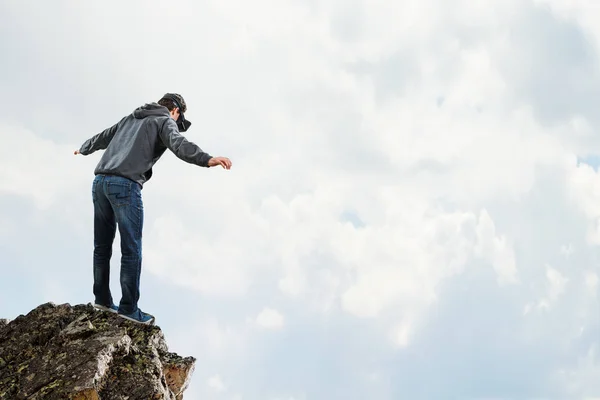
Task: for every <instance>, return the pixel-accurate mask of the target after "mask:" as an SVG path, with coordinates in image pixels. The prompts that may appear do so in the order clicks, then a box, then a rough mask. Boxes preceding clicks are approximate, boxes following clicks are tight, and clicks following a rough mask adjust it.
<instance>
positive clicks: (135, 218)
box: [75, 93, 231, 324]
mask: <svg viewBox="0 0 600 400" xmlns="http://www.w3.org/2000/svg"><path fill="white" fill-rule="evenodd" d="M186 111H187V106H186V103H185V101H184V99H183V97H181V96H180V95H179V94H177V93H167V94H165V95H164V96H163V97H162V98H161V99H160V100H159V101H158V103H154V102H152V103H147V104H145V105H143V106H141V107H138V108H137V109H135V110H134V111H133V112H132V113H131V114H129V115H127V116H125V117H123V118H122V119H121V120H120V121H119V122H118V123H116V124H115V125H113V126H112V127H110V128H108V129H106V130H104V131H102V132H100V133H99V134H97V135H95V136H93V137H92V138H90V139H88V140H87V141H86V142H85V143H83V145H82V146H81V148H79V150H75V155H77V154H81V155H84V156H85V155H89V154H92V153H93V152H95V151H97V150H103V149H106V151H105V152H104V154H103V155H102V158H101V159H100V161H99V163H98V165H97V166H96V169H95V170H94V175H95V178H94V181H93V184H92V200H93V203H94V286H93V290H94V296H95V300H94V305H95V307H96V308H99V309H101V310H106V311H111V312H114V313H117V314H118V315H120V316H122V317H123V318H126V319H128V320H131V321H135V322H140V323H143V324H153V323H154V317H153V316H152V315H150V314H147V313H144V312H142V311H141V310H140V308H139V307H138V300H139V297H140V273H141V265H142V227H143V221H144V209H143V202H142V195H141V190H142V187H143V185H144V183H145V182H147V181H148V180H149V179H150V177H151V176H152V167H153V166H154V164H155V163H156V162H157V161H158V160H159V158H160V157H161V156H162V155H163V153H164V152H165V151H166V149H169V150H171V151H172V152H173V153H175V155H176V156H177V157H179V158H180V159H181V160H183V161H185V162H188V163H190V164H195V165H198V166H201V167H214V166H217V165H221V166H222V167H223V168H225V169H230V168H231V161H230V160H229V159H228V158H227V157H212V156H210V155H209V154H208V153H206V152H204V151H203V150H202V149H201V148H200V147H198V146H197V145H196V144H194V143H193V142H189V141H188V140H186V139H185V137H183V136H182V135H181V134H180V133H179V132H185V131H187V130H188V128H189V127H190V125H191V122H190V121H188V120H186V119H185V117H184V113H185V112H186ZM117 226H118V227H119V235H120V237H121V276H120V282H121V291H122V297H121V301H120V303H119V306H118V307H117V306H116V305H115V304H114V303H113V298H112V296H111V293H110V288H109V276H110V258H111V256H112V245H113V240H114V238H115V234H116V229H117Z"/></svg>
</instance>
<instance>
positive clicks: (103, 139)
mask: <svg viewBox="0 0 600 400" xmlns="http://www.w3.org/2000/svg"><path fill="white" fill-rule="evenodd" d="M121 121H122V120H121ZM121 121H119V122H117V123H116V124H114V125H113V126H111V127H110V128H107V129H105V130H103V131H102V132H100V133H99V134H97V135H95V136H92V137H91V138H90V139H88V140H86V141H85V142H84V143H83V144H82V145H81V147H80V148H79V150H75V154H82V155H84V156H87V155H88V154H92V153H93V152H95V151H96V150H103V149H106V148H107V147H108V144H109V143H110V141H111V140H112V138H113V137H114V136H115V132H116V131H117V128H118V127H119V124H120V123H121Z"/></svg>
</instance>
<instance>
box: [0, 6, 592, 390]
mask: <svg viewBox="0 0 600 400" xmlns="http://www.w3.org/2000/svg"><path fill="white" fill-rule="evenodd" d="M599 22H600V8H598V6H597V5H596V4H595V3H594V2H591V1H586V0H487V1H485V2H484V1H475V2H474V1H467V0H451V1H450V0H421V1H420V2H418V1H416V0H406V1H392V0H368V1H367V0H344V1H342V0H319V1H317V0H306V1H300V0H277V1H275V0H258V1H254V2H248V1H242V0H207V1H202V2H198V1H183V0H182V1H177V2H165V1H162V2H159V1H148V0H146V1H128V2H119V1H116V0H115V1H103V2H79V1H53V2H24V1H10V0H0V51H1V54H2V62H1V63H0V87H1V88H2V90H1V95H0V139H1V145H0V269H1V271H2V278H1V279H0V317H5V318H15V317H16V316H17V315H19V314H22V313H27V312H28V311H29V310H31V309H32V308H34V307H36V306H37V305H39V304H41V303H44V302H47V301H53V302H55V303H64V302H68V303H71V304H78V303H88V302H90V301H92V300H93V295H92V274H91V272H92V264H91V262H92V245H93V232H92V226H93V225H92V222H93V219H92V218H93V209H92V202H91V183H92V180H93V169H94V167H95V165H96V163H97V162H98V160H99V158H100V157H101V152H98V153H95V154H92V155H90V156H87V157H83V156H77V157H75V156H74V155H73V150H75V149H76V148H78V147H79V146H80V145H81V143H83V141H85V140H86V139H88V138H89V137H91V136H93V135H94V134H96V133H98V132H100V131H102V130H103V129H105V128H107V127H109V126H111V125H112V124H114V123H115V122H117V121H118V120H119V119H121V118H122V117H123V116H124V115H126V114H128V113H130V112H131V111H132V110H133V109H134V108H136V107H138V106H140V105H142V104H144V103H146V102H150V101H157V100H158V99H159V98H160V96H162V94H164V93H166V92H177V93H181V94H182V95H183V96H184V97H185V99H186V101H187V104H188V108H189V111H188V113H187V114H186V116H187V117H188V118H189V119H190V120H191V121H192V122H193V125H192V128H191V129H190V130H189V131H188V132H187V133H186V136H187V137H188V139H189V140H191V141H194V142H195V143H197V144H198V145H200V146H201V147H202V148H203V149H204V150H206V151H208V152H209V153H211V154H212V155H215V156H216V155H221V156H227V157H230V159H231V160H232V162H233V168H232V169H231V170H229V171H226V170H224V169H221V168H213V169H204V168H199V167H196V166H194V165H191V164H186V163H185V162H182V161H181V160H179V159H177V157H175V156H174V155H173V154H172V153H170V152H168V151H167V153H165V155H164V156H163V158H162V159H161V160H160V161H159V163H158V164H157V165H156V167H155V169H154V176H153V177H152V179H151V180H150V181H149V182H148V183H147V184H146V186H145V187H144V190H143V192H142V193H143V199H144V202H145V203H144V206H145V211H146V214H145V226H144V243H143V246H144V248H143V254H144V260H143V269H142V282H141V298H140V307H141V308H142V309H143V310H145V311H147V312H150V313H152V314H154V315H155V316H156V317H157V324H158V325H159V326H160V327H161V328H162V329H163V331H164V333H165V335H166V337H167V341H168V343H169V345H170V348H171V350H172V351H176V352H178V353H180V354H182V355H194V356H195V357H197V359H198V362H197V367H196V371H195V373H194V377H193V380H192V382H191V385H190V387H189V389H188V391H187V392H186V399H214V400H225V399H231V400H313V399H318V400H321V399H323V400H325V399H327V400H329V399H348V400H358V399H361V400H362V399H373V400H388V399H394V400H395V399H441V398H453V399H491V398H493V399H532V398H536V399H537V398H547V399H592V398H600V306H599V294H600V283H599V275H600V253H599V249H598V246H599V245H600V174H599V173H598V172H597V167H598V165H599V163H600V162H599V161H600V135H599V134H598V129H599V128H600V117H599V115H600V114H598V112H597V105H598V101H599V100H600V69H599V67H600V60H599V55H600V23H599ZM114 250H115V254H116V256H114V257H113V261H112V265H113V271H114V272H113V274H112V290H113V293H114V294H115V297H116V299H117V300H118V299H119V296H120V288H119V286H118V271H119V251H120V248H119V245H118V236H117V241H116V242H115V247H114Z"/></svg>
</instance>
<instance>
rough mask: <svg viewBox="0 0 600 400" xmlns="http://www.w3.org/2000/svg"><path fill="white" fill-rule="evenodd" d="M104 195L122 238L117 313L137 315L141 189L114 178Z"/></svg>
mask: <svg viewBox="0 0 600 400" xmlns="http://www.w3.org/2000/svg"><path fill="white" fill-rule="evenodd" d="M107 195H108V198H109V199H110V202H111V204H112V206H113V209H114V212H115V217H116V220H117V224H118V227H119V236H120V237H121V276H120V281H121V291H122V297H121V301H120V304H119V312H121V313H124V314H132V313H135V312H137V310H138V301H139V298H140V275H141V267H142V228H143V223H144V209H143V203H142V195H141V188H140V186H139V185H138V184H137V183H136V182H133V181H131V180H129V179H126V178H121V177H116V176H113V177H111V179H110V180H109V181H108V185H107Z"/></svg>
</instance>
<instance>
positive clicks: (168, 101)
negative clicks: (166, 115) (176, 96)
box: [158, 99, 177, 111]
mask: <svg viewBox="0 0 600 400" xmlns="http://www.w3.org/2000/svg"><path fill="white" fill-rule="evenodd" d="M158 104H160V105H161V106H165V107H167V109H168V110H169V111H172V110H173V109H174V108H177V106H176V105H175V103H174V102H173V100H171V99H160V100H159V101H158Z"/></svg>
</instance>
